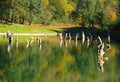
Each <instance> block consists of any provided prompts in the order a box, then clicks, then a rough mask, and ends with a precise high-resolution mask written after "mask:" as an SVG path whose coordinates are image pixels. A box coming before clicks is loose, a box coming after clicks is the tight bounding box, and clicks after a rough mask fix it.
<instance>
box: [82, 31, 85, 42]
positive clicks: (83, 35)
mask: <svg viewBox="0 0 120 82" xmlns="http://www.w3.org/2000/svg"><path fill="white" fill-rule="evenodd" d="M84 42H85V33H84V32H83V31H82V44H84Z"/></svg>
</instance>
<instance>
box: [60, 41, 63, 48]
mask: <svg viewBox="0 0 120 82" xmlns="http://www.w3.org/2000/svg"><path fill="white" fill-rule="evenodd" d="M62 44H63V40H60V48H61V47H62Z"/></svg>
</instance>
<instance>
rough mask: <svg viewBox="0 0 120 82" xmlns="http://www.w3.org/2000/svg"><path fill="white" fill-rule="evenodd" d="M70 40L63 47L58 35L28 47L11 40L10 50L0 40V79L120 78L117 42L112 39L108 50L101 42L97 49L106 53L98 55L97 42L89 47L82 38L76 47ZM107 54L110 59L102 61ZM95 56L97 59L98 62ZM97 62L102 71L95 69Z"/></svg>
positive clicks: (85, 81) (86, 81)
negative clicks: (112, 41) (55, 38)
mask: <svg viewBox="0 0 120 82" xmlns="http://www.w3.org/2000/svg"><path fill="white" fill-rule="evenodd" d="M55 41H56V42H55ZM57 41H58V42H57ZM61 41H62V42H61ZM68 41H69V39H68V40H66V42H67V43H68ZM71 41H72V42H71V44H70V45H69V44H68V46H67V47H66V45H65V44H64V43H63V40H59V39H58V40H53V42H49V41H44V40H40V39H39V41H38V43H37V42H34V43H33V45H31V46H30V47H29V48H27V49H26V45H25V44H26V43H22V44H19V46H18V48H16V47H15V44H14V43H13V45H12V49H11V51H10V53H7V52H6V46H7V45H5V43H0V50H1V52H0V71H2V72H3V73H4V74H5V76H1V75H0V78H1V79H0V81H1V82H3V81H4V80H6V81H9V82H70V81H72V82H101V81H102V82H108V81H109V82H119V81H120V80H119V78H120V75H119V73H120V70H118V69H120V66H119V62H120V57H119V54H120V51H119V49H120V46H119V45H118V44H117V45H115V44H113V43H111V50H109V51H107V46H106V42H104V48H103V44H102V47H100V49H103V51H104V52H105V54H104V55H103V56H98V53H97V49H98V48H97V46H98V45H99V43H94V45H92V46H91V45H90V46H89V48H87V47H86V45H82V42H81V41H79V42H78V44H77V47H76V42H75V41H74V40H71ZM86 42H87V41H86ZM61 43H62V45H61ZM102 43H103V41H102ZM63 44H64V46H63ZM80 45H82V46H80ZM38 46H39V48H38ZM40 46H41V47H42V50H41V49H40ZM60 47H61V48H60ZM40 50H41V51H40ZM99 52H100V53H101V52H102V51H100V50H99ZM107 52H110V55H108V53H107ZM3 54H4V55H3ZM8 55H11V57H10V58H8V57H6V56H8ZM107 56H109V60H108V61H105V60H107V59H108V58H107ZM3 59H4V60H3ZM7 60H9V61H7ZM98 60H100V61H99V65H98ZM101 60H103V61H104V62H105V63H104V64H103V61H101ZM5 61H6V62H5ZM9 62H10V63H9ZM98 66H100V67H99V68H100V70H102V71H103V73H102V72H101V71H100V72H99V71H98V69H97V67H98ZM102 67H103V68H102Z"/></svg>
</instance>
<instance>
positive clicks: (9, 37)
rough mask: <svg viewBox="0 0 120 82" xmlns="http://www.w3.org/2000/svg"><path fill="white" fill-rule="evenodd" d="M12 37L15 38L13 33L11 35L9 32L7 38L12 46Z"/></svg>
mask: <svg viewBox="0 0 120 82" xmlns="http://www.w3.org/2000/svg"><path fill="white" fill-rule="evenodd" d="M12 37H13V33H10V31H8V32H7V38H8V41H9V44H12Z"/></svg>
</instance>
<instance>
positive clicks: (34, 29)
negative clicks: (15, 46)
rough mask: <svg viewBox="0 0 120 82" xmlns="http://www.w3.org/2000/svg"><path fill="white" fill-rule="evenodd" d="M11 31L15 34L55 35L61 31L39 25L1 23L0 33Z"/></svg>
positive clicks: (55, 27)
mask: <svg viewBox="0 0 120 82" xmlns="http://www.w3.org/2000/svg"><path fill="white" fill-rule="evenodd" d="M7 31H11V32H13V33H55V31H61V28H60V27H57V26H39V25H32V26H28V25H20V24H3V23H0V32H1V33H4V32H7Z"/></svg>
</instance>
